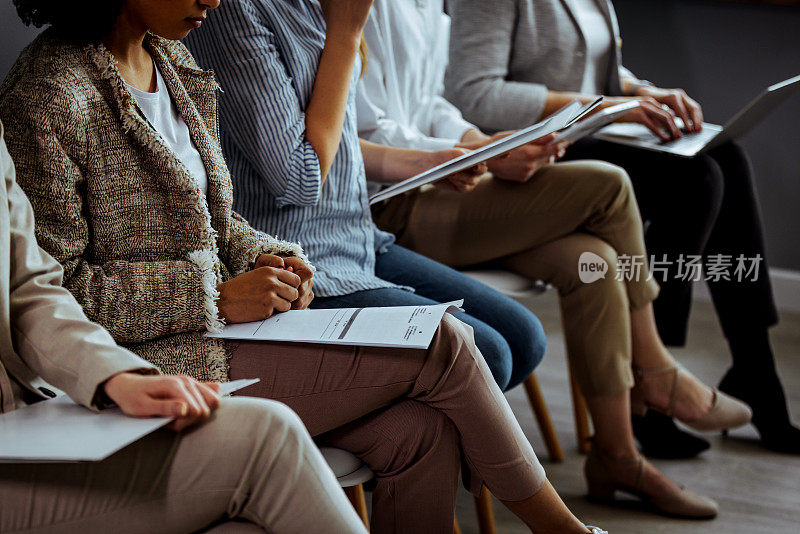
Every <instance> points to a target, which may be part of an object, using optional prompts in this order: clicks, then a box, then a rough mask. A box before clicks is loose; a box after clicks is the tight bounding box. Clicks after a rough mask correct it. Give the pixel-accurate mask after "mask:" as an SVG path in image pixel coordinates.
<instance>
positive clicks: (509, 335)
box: [498, 302, 547, 390]
mask: <svg viewBox="0 0 800 534" xmlns="http://www.w3.org/2000/svg"><path fill="white" fill-rule="evenodd" d="M504 314H505V315H506V317H505V323H506V325H505V328H504V329H503V332H504V333H506V337H505V338H504V341H506V342H507V344H508V345H509V348H510V350H511V362H512V364H511V376H510V377H509V380H508V383H507V384H506V387H505V388H503V389H504V390H505V389H510V388H513V387H514V386H516V385H518V384H519V383H521V382H522V381H523V380H525V379H526V378H527V377H528V376H530V374H531V373H532V372H533V370H534V369H535V368H536V366H538V365H539V364H540V363H541V362H542V360H543V359H544V355H545V352H546V351H547V336H546V334H545V332H544V327H543V326H542V323H541V321H540V320H539V318H538V317H536V315H534V314H533V313H531V311H530V310H528V309H527V308H525V307H524V306H522V305H521V304H519V303H516V302H515V303H514V306H509V307H508V308H506V309H505V310H504ZM498 334H499V335H502V334H500V333H498Z"/></svg>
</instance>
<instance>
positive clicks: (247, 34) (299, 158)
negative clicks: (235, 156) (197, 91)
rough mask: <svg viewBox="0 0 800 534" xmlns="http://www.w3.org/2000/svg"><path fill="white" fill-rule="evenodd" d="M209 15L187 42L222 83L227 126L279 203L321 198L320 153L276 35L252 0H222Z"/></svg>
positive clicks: (305, 202)
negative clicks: (308, 130) (309, 136)
mask: <svg viewBox="0 0 800 534" xmlns="http://www.w3.org/2000/svg"><path fill="white" fill-rule="evenodd" d="M209 19H210V20H209V21H208V22H207V24H206V25H204V27H203V31H202V32H195V33H193V34H192V35H190V36H189V38H187V39H186V40H185V44H186V46H187V47H188V48H189V49H190V51H191V52H192V53H193V54H194V55H195V56H196V57H197V59H198V61H200V62H201V66H202V67H203V68H211V69H213V70H214V71H215V73H216V76H217V79H218V81H219V83H220V85H221V86H222V88H223V91H224V92H223V93H222V95H221V97H220V107H221V109H222V113H221V118H222V123H223V130H224V131H225V133H226V135H227V136H228V137H229V140H230V141H232V143H233V145H234V146H235V149H236V150H237V151H238V152H240V153H241V155H242V156H243V157H244V158H245V159H246V160H247V161H248V163H249V165H250V167H251V168H252V169H253V171H254V172H255V173H256V174H257V175H258V176H259V178H260V179H261V180H262V181H263V183H264V185H266V187H267V189H268V190H269V192H270V194H271V195H272V196H273V197H274V198H275V199H276V202H277V204H278V206H288V205H298V206H309V205H314V204H316V203H317V201H318V200H319V194H320V187H321V176H322V175H321V171H320V165H319V158H318V157H317V153H316V151H315V150H314V148H313V147H312V146H311V144H310V143H309V142H308V141H307V140H306V137H305V132H306V121H305V118H306V117H305V113H304V106H303V104H302V103H301V102H300V99H299V98H298V96H297V92H296V90H295V87H294V86H293V80H292V78H291V76H290V75H289V73H288V72H287V71H286V67H285V65H284V58H282V57H281V54H280V51H279V49H278V46H277V44H276V37H275V35H274V34H273V33H272V32H271V31H270V30H269V28H268V27H267V25H266V23H265V22H264V21H262V20H261V19H260V16H259V14H258V12H257V11H256V10H255V9H254V7H253V6H252V5H251V4H250V3H249V2H223V3H222V5H221V6H220V7H219V8H218V9H217V10H216V11H215V12H214V14H213V18H212V17H209ZM220 43H224V45H221V44H220Z"/></svg>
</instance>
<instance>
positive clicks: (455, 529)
mask: <svg viewBox="0 0 800 534" xmlns="http://www.w3.org/2000/svg"><path fill="white" fill-rule="evenodd" d="M453 534H461V527H459V526H458V518H457V517H456V516H453Z"/></svg>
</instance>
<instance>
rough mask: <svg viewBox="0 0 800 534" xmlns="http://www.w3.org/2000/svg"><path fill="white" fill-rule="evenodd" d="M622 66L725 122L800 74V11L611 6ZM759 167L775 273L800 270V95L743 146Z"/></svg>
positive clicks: (669, 0) (691, 3)
mask: <svg viewBox="0 0 800 534" xmlns="http://www.w3.org/2000/svg"><path fill="white" fill-rule="evenodd" d="M614 6H615V7H616V10H617V15H618V17H619V19H620V25H621V29H622V38H623V47H622V50H623V61H624V63H625V65H626V66H627V67H628V68H630V69H631V70H633V71H634V72H635V73H636V74H637V75H639V76H641V77H643V78H646V79H649V80H651V81H653V82H654V83H656V84H658V85H661V86H664V87H683V88H684V89H686V91H687V92H688V93H689V94H690V95H692V96H694V98H695V99H697V100H698V101H700V103H701V104H702V105H703V109H704V112H705V116H706V119H707V120H708V121H709V122H717V123H720V122H725V121H726V120H727V119H728V118H730V117H731V115H733V114H734V113H735V112H736V111H737V110H738V109H739V108H740V107H741V106H742V105H744V104H745V103H746V102H747V101H749V100H750V99H751V98H753V97H754V96H756V95H757V94H758V93H759V92H760V91H762V90H763V89H764V88H765V87H766V86H768V85H770V84H772V83H775V82H778V81H780V80H783V79H785V78H789V77H790V76H794V75H796V74H800V7H779V6H770V5H756V4H751V3H737V2H721V1H716V0H646V1H642V0H614ZM742 144H743V145H744V146H745V147H746V148H747V150H748V152H749V154H750V157H751V159H752V161H753V166H754V168H755V172H756V181H757V187H758V191H759V195H760V198H761V206H762V214H763V217H764V224H765V226H766V238H767V255H768V258H769V260H770V262H771V264H772V266H773V267H783V268H787V269H793V270H798V271H800V246H798V245H800V93H799V94H796V95H795V96H794V97H792V99H791V100H790V101H789V102H787V103H785V104H783V105H782V106H781V107H780V108H778V109H777V110H776V111H775V112H773V114H772V115H770V116H769V117H768V118H767V119H766V120H764V122H762V123H761V124H760V125H759V126H758V127H757V128H756V129H754V130H753V131H751V132H750V134H748V135H747V137H745V138H744V139H743V141H742Z"/></svg>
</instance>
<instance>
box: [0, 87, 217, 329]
mask: <svg viewBox="0 0 800 534" xmlns="http://www.w3.org/2000/svg"><path fill="white" fill-rule="evenodd" d="M35 84H36V85H35V86H34V87H30V88H28V90H26V91H24V94H23V91H20V90H16V91H14V92H12V93H11V94H9V95H6V96H5V97H4V99H3V102H2V104H0V115H2V119H3V120H4V122H5V124H6V141H7V143H8V148H9V151H10V153H11V155H12V156H13V157H14V158H15V160H16V166H17V179H18V181H19V184H20V185H21V186H22V188H23V190H24V191H25V193H26V194H27V195H28V198H29V199H30V202H31V204H32V205H33V209H34V212H35V214H36V217H37V225H36V237H37V239H38V241H39V244H40V245H41V246H42V248H44V249H45V250H46V251H47V252H48V253H50V254H51V255H52V256H53V257H54V258H55V259H56V260H57V261H58V262H60V263H61V265H62V266H63V268H64V286H65V287H66V288H67V289H69V290H70V291H71V292H72V294H73V295H74V296H75V298H76V299H77V300H78V302H79V303H80V304H81V305H82V306H83V310H84V312H85V313H86V315H87V316H88V317H89V318H90V319H91V320H92V321H96V322H98V323H100V324H101V325H102V326H104V327H105V328H107V329H108V330H109V331H110V332H111V334H112V335H113V336H114V339H116V340H117V342H124V343H138V342H144V341H149V340H152V339H155V338H158V337H162V336H165V335H170V334H175V333H179V332H187V331H193V330H200V329H203V328H209V329H213V330H218V329H219V328H220V327H221V322H220V321H219V319H218V317H216V305H215V303H214V299H215V297H216V278H215V276H214V275H213V274H214V273H211V272H210V271H211V270H212V268H213V267H212V266H208V265H203V264H202V263H198V262H197V261H194V262H193V261H190V259H189V258H187V259H186V260H182V259H177V260H170V261H141V262H130V261H110V262H107V263H102V264H101V263H97V262H95V260H94V259H93V254H92V245H91V240H90V237H91V234H92V225H91V214H90V213H89V208H88V206H87V205H86V202H85V198H86V195H87V194H89V193H87V184H86V180H85V178H84V172H83V168H85V166H86V165H87V162H88V160H89V158H90V157H92V156H91V155H90V154H88V149H87V146H86V145H87V143H86V140H85V138H84V137H83V135H84V132H86V129H87V124H86V120H85V117H86V116H87V115H88V114H89V112H88V110H86V109H84V108H85V107H86V106H85V105H82V100H81V99H80V97H79V96H78V95H74V94H72V93H71V92H69V91H66V90H64V89H62V86H61V85H59V84H58V83H56V82H55V81H41V82H35Z"/></svg>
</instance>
